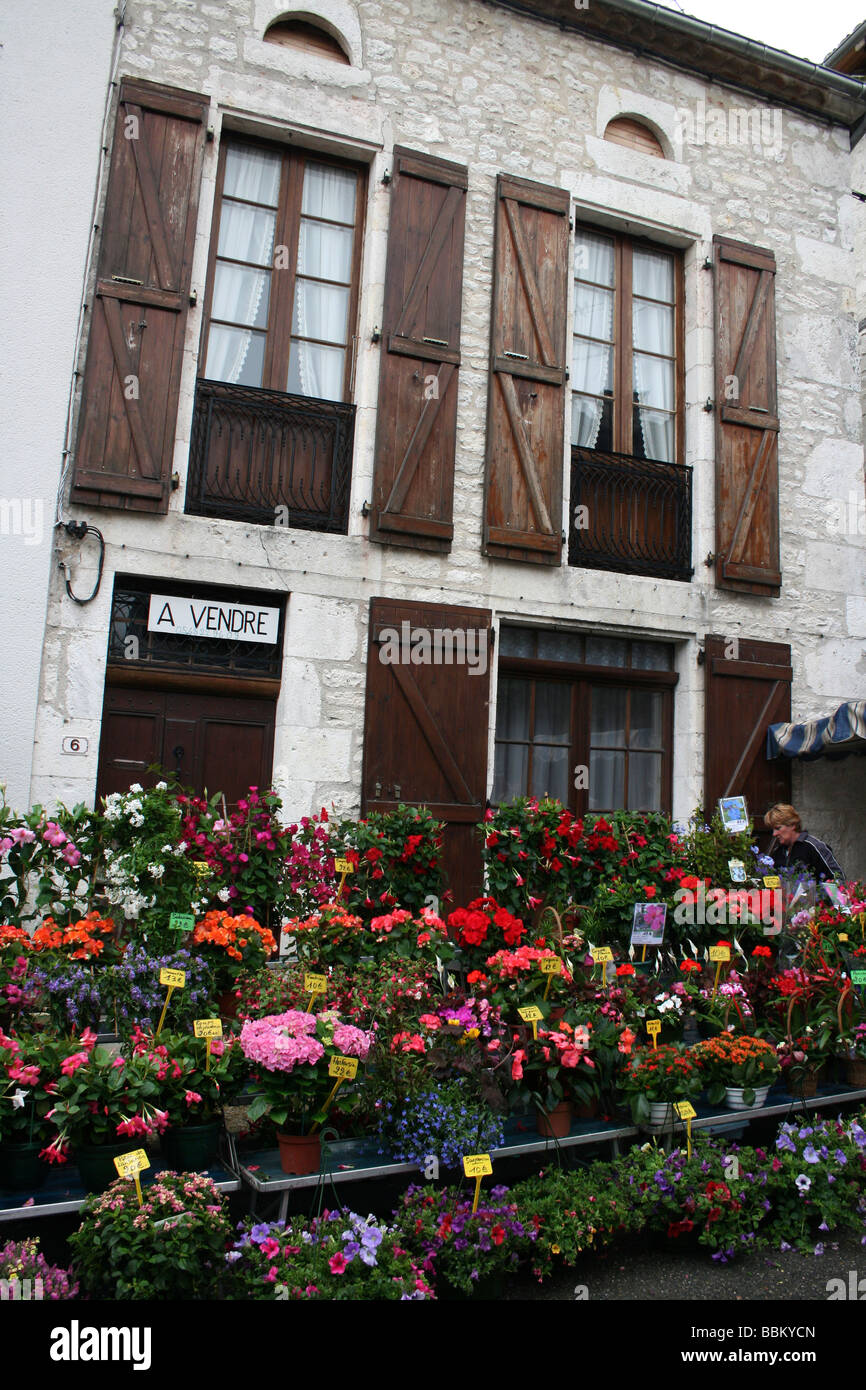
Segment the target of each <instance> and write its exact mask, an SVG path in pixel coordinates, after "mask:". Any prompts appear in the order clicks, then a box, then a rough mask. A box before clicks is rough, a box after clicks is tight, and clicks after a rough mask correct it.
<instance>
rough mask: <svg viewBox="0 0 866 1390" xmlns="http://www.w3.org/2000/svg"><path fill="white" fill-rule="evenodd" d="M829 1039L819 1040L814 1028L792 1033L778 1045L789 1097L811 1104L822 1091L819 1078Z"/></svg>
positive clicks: (777, 1048) (825, 1037)
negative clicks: (814, 1097) (813, 1097)
mask: <svg viewBox="0 0 866 1390" xmlns="http://www.w3.org/2000/svg"><path fill="white" fill-rule="evenodd" d="M828 1041H829V1035H828V1034H825V1035H822V1036H821V1037H819V1035H818V1033H817V1032H815V1031H814V1030H813V1029H812V1028H810V1027H806V1029H805V1030H804V1031H803V1032H802V1033H794V1034H792V1033H789V1034H788V1036H787V1037H786V1038H783V1039H782V1041H781V1042H780V1043H778V1044H777V1047H776V1051H777V1055H778V1058H779V1066H780V1069H781V1073H782V1080H783V1081H784V1083H785V1089H786V1090H787V1091H788V1094H789V1095H792V1096H797V1097H798V1098H800V1099H801V1100H809V1099H811V1097H812V1096H814V1095H816V1094H817V1091H818V1076H819V1073H820V1071H821V1067H822V1066H823V1064H824V1061H825V1057H826V1051H825V1048H826V1043H827V1042H828Z"/></svg>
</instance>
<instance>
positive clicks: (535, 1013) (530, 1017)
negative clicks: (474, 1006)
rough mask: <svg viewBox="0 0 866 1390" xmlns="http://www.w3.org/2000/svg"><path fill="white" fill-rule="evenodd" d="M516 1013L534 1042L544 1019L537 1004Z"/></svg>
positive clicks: (528, 1005)
mask: <svg viewBox="0 0 866 1390" xmlns="http://www.w3.org/2000/svg"><path fill="white" fill-rule="evenodd" d="M517 1012H518V1013H519V1015H520V1017H521V1018H522V1019H523V1022H524V1023H531V1024H532V1040H533V1042H534V1041H535V1040H536V1038H537V1037H538V1023H539V1020H540V1019H542V1018H544V1014H543V1013H542V1012H541V1010H540V1008H539V1007H538V1005H537V1004H524V1006H523V1008H522V1009H518V1010H517ZM471 1176H472V1174H471V1173H469V1174H467V1177H471Z"/></svg>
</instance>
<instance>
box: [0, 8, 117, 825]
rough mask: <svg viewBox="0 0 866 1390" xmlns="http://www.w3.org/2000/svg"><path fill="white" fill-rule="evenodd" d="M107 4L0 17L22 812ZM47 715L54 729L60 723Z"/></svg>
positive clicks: (2, 350)
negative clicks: (53, 723) (52, 721)
mask: <svg viewBox="0 0 866 1390" xmlns="http://www.w3.org/2000/svg"><path fill="white" fill-rule="evenodd" d="M113 8H114V5H113V0H80V3H76V5H75V6H70V5H69V4H68V3H67V0H40V3H39V5H7V6H5V7H4V8H3V12H2V16H0V44H2V49H0V92H2V95H0V187H2V189H3V215H2V219H0V282H2V285H3V291H2V304H3V312H2V323H3V331H2V335H0V418H2V420H3V448H2V453H0V573H2V581H0V646H2V652H3V661H2V665H3V672H4V681H3V759H2V768H0V784H5V786H6V795H7V798H8V800H9V801H10V803H12V804H13V805H15V806H22V805H24V804H25V803H26V801H27V797H28V794H29V790H30V773H31V761H32V755H33V736H34V728H35V723H36V706H37V696H38V693H39V667H40V660H41V655H42V641H43V634H44V625H45V614H46V605H47V601H48V584H49V567H50V565H51V558H52V547H53V538H52V527H53V525H54V513H55V502H56V496H57V486H58V482H59V479H60V469H61V451H62V449H63V442H64V428H65V421H66V409H67V402H68V397H69V388H70V380H71V374H72V369H73V366H74V355H75V354H74V350H75V335H76V327H77V322H78V310H79V306H80V304H81V296H82V290H83V284H84V269H85V262H86V253H87V242H88V236H89V233H90V223H91V212H92V208H91V204H92V201H93V192H94V185H95V174H96V168H97V162H98V159H99V149H100V134H101V128H102V117H103V112H104V108H105V103H106V98H107V95H108V79H109V69H110V60H111V53H112V43H113V39H114V32H115V26H114V19H113V15H112V11H113ZM68 606H69V607H71V606H72V605H68ZM68 616H69V615H68V614H67V615H64V617H65V618H68ZM57 717H58V718H59V720H60V722H61V723H62V718H63V715H62V714H58V716H57ZM55 761H56V763H57V764H58V770H59V763H60V759H59V758H57V759H56V760H55ZM64 761H66V760H64Z"/></svg>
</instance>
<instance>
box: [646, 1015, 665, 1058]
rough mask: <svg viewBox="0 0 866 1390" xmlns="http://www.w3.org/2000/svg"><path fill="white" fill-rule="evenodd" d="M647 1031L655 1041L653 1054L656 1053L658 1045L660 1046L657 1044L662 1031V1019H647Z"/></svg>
mask: <svg viewBox="0 0 866 1390" xmlns="http://www.w3.org/2000/svg"><path fill="white" fill-rule="evenodd" d="M646 1030H647V1032H648V1033H649V1035H650V1037H651V1038H652V1040H653V1052H655V1050H656V1047H657V1045H658V1044H657V1040H658V1035H659V1033H660V1032H661V1031H662V1021H661V1019H660V1018H648V1019H647V1023H646Z"/></svg>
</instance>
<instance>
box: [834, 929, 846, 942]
mask: <svg viewBox="0 0 866 1390" xmlns="http://www.w3.org/2000/svg"><path fill="white" fill-rule="evenodd" d="M836 939H837V941H847V940H848V933H847V932H846V931H840V933H839V935H838V937H837V938H836Z"/></svg>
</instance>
